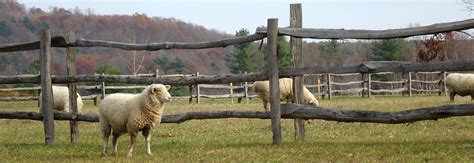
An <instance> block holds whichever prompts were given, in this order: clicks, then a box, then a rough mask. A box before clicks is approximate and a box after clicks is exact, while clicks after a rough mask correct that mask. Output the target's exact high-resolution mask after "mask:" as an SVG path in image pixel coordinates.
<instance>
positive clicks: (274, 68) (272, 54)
mask: <svg viewBox="0 0 474 163" xmlns="http://www.w3.org/2000/svg"><path fill="white" fill-rule="evenodd" d="M277 42H278V19H277V18H271V19H268V20H267V44H268V46H267V48H268V49H267V61H268V64H267V66H268V68H269V71H268V72H269V73H270V74H269V78H270V79H269V81H270V110H271V113H270V115H271V118H272V133H273V144H281V139H282V138H281V122H280V120H281V110H280V88H279V85H280V84H279V81H278V77H279V76H278V58H277Z"/></svg>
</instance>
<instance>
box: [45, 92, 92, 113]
mask: <svg viewBox="0 0 474 163" xmlns="http://www.w3.org/2000/svg"><path fill="white" fill-rule="evenodd" d="M52 90H53V109H54V110H57V111H64V112H70V111H71V110H70V107H69V88H68V87H64V86H55V85H53V86H52ZM41 97H42V96H41V95H40V102H41ZM40 105H41V103H40ZM83 106H84V104H83V103H82V98H81V95H79V94H77V112H81V110H82V108H83ZM40 109H41V107H40Z"/></svg>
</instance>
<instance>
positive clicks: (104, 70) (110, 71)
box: [95, 65, 122, 75]
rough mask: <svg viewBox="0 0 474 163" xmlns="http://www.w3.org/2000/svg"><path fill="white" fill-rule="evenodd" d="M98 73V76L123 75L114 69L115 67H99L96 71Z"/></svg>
mask: <svg viewBox="0 0 474 163" xmlns="http://www.w3.org/2000/svg"><path fill="white" fill-rule="evenodd" d="M95 72H96V73H98V74H102V73H103V74H108V75H122V72H121V71H120V70H119V69H118V68H116V67H114V66H111V65H102V66H99V67H97V69H96V70H95Z"/></svg>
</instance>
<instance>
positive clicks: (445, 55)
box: [416, 32, 454, 62]
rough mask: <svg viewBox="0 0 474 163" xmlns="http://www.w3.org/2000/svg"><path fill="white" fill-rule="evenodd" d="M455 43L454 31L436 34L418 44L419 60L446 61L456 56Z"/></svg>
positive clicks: (417, 59)
mask: <svg viewBox="0 0 474 163" xmlns="http://www.w3.org/2000/svg"><path fill="white" fill-rule="evenodd" d="M453 43H454V35H453V33H452V32H447V33H440V34H435V35H433V36H432V37H431V38H429V39H427V40H424V41H422V43H421V44H419V45H417V46H418V47H417V49H418V52H417V58H416V61H417V62H431V61H445V60H450V59H453V58H454V53H453V51H454V47H453V46H450V44H453Z"/></svg>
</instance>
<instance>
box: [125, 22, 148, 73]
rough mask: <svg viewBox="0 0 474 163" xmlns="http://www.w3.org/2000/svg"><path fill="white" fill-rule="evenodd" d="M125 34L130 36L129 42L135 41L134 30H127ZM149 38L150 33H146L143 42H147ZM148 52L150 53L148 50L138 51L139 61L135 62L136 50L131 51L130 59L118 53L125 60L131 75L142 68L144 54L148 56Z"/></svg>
mask: <svg viewBox="0 0 474 163" xmlns="http://www.w3.org/2000/svg"><path fill="white" fill-rule="evenodd" d="M126 35H127V37H128V38H130V42H131V43H134V44H136V43H137V35H136V30H133V31H132V30H128V31H127V32H126ZM149 40H150V35H147V38H146V39H145V41H144V43H148V41H149ZM150 54H151V52H149V51H144V52H140V54H138V55H141V58H140V62H139V63H138V62H137V51H132V58H131V59H130V58H129V57H126V56H124V55H120V56H121V57H122V58H124V60H125V61H126V63H127V68H128V71H129V72H130V73H131V74H133V75H137V74H138V73H139V72H140V71H142V70H143V67H144V66H143V62H144V61H145V58H146V56H148V55H150ZM130 60H131V61H130Z"/></svg>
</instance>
